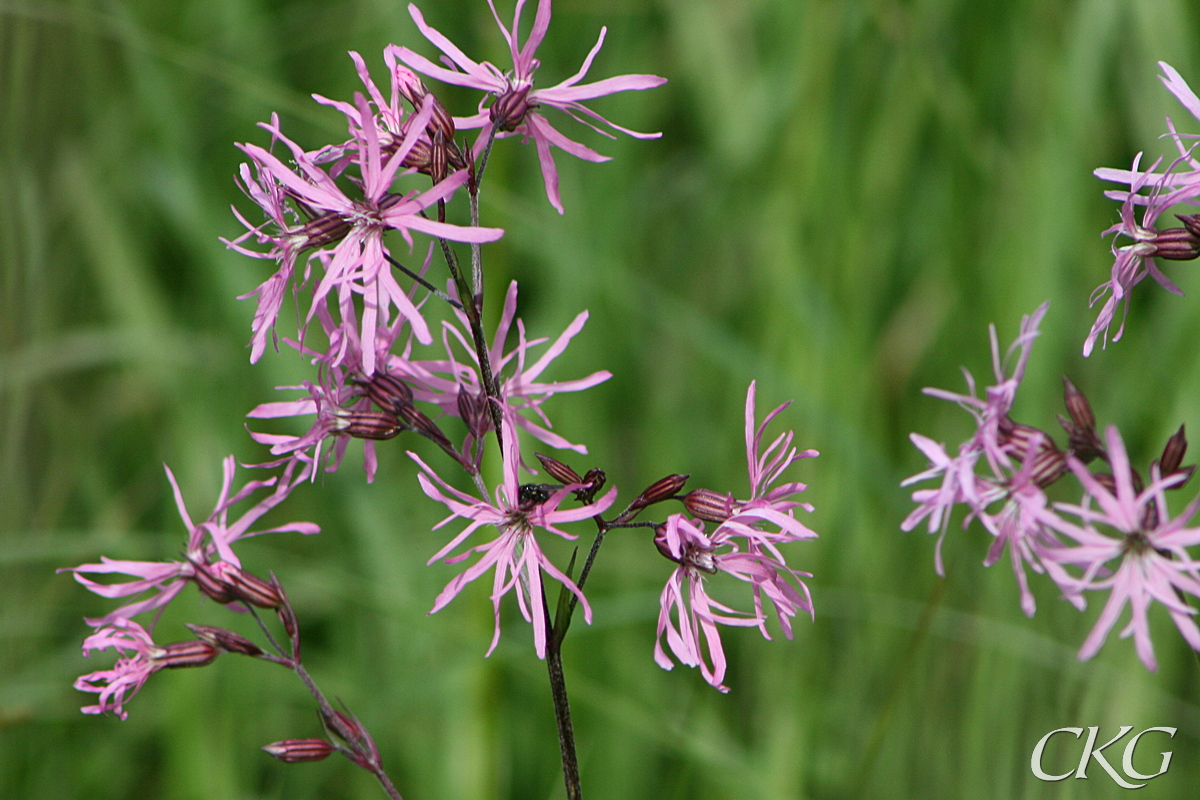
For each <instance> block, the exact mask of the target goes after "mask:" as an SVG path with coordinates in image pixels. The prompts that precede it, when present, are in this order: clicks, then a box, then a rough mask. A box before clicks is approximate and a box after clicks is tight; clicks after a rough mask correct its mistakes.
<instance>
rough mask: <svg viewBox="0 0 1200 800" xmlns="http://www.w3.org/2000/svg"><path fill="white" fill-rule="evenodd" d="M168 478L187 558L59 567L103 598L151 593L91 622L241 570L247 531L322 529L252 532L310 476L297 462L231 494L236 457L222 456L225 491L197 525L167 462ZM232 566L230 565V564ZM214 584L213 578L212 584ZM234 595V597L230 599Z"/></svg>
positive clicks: (125, 615)
mask: <svg viewBox="0 0 1200 800" xmlns="http://www.w3.org/2000/svg"><path fill="white" fill-rule="evenodd" d="M164 469H166V471H167V479H168V480H169V481H170V482H171V489H172V490H173V491H174V494H175V504H176V507H177V508H178V509H179V515H180V517H181V518H182V519H183V523H184V525H185V526H186V527H187V530H188V542H187V549H186V550H185V554H184V555H185V558H184V560H183V561H166V562H157V561H118V560H114V559H110V558H105V557H102V558H101V559H100V563H99V564H82V565H80V566H78V567H71V568H68V569H65V570H60V572H72V573H74V575H75V580H77V581H79V583H81V584H82V585H83V586H84V587H86V588H87V589H88V590H89V591H92V592H95V593H96V594H98V595H100V596H101V597H110V598H112V597H137V596H139V595H142V594H144V593H146V592H152V594H151V595H150V596H148V597H146V598H145V599H142V600H136V601H133V602H129V603H126V604H125V605H123V606H121V607H120V608H118V609H116V610H115V611H112V612H110V613H109V614H107V615H105V616H103V617H100V618H98V619H89V620H87V623H88V624H89V625H92V626H93V627H101V626H106V625H116V624H118V622H119V621H121V620H128V619H131V618H132V617H135V616H137V615H139V614H143V613H145V612H147V611H154V610H158V609H161V608H162V607H164V606H165V605H167V604H168V603H169V602H171V600H173V599H174V598H175V596H176V595H178V594H179V592H180V591H181V590H182V589H183V586H184V584H185V583H187V581H189V580H193V581H196V580H205V579H206V578H207V579H209V580H210V581H211V580H216V581H218V582H220V581H221V580H222V573H223V572H224V571H226V570H229V571H231V572H236V571H238V570H240V567H241V562H240V561H239V560H238V557H237V555H236V554H234V552H233V549H232V545H233V543H234V542H237V541H239V540H240V539H244V538H246V537H249V536H257V535H259V534H262V533H276V532H280V531H293V532H297V533H304V534H313V533H318V532H319V531H320V528H319V527H318V526H316V525H314V524H312V523H310V522H292V523H288V524H285V525H280V526H278V527H275V528H270V529H267V530H262V531H251V530H250V528H251V526H252V525H254V523H255V522H257V521H258V520H259V518H260V517H262V516H263V515H264V514H266V513H267V512H268V511H270V510H271V509H272V508H274V507H275V506H277V505H279V504H280V503H282V502H283V501H284V500H285V499H286V498H287V497H288V495H289V494H290V493H291V491H292V489H293V488H295V486H296V485H297V484H298V483H300V482H301V481H303V480H305V479H306V478H307V472H306V471H305V470H304V469H303V468H298V467H297V465H296V464H295V463H292V464H289V465H288V467H287V468H286V469H285V470H284V471H283V474H282V475H281V476H278V477H272V478H268V479H266V480H255V481H248V482H247V483H246V484H245V486H243V487H242V488H241V489H240V490H238V491H237V492H235V493H232V494H231V490H232V486H233V476H234V471H235V469H236V461H235V460H234V458H233V456H229V457H228V458H226V459H225V461H224V480H223V482H222V484H221V494H220V496H219V497H218V498H217V504H216V507H215V508H214V509H213V511H212V513H211V514H209V515H208V517H207V518H206V519H205V520H204V521H203V522H200V523H199V524H194V523H193V522H192V518H191V517H190V516H189V515H188V511H187V507H186V506H185V505H184V502H183V494H182V492H181V491H180V489H179V484H178V483H176V481H175V475H174V474H173V473H172V472H171V469H170V468H169V467H165V466H164ZM260 489H272V492H271V494H270V495H268V496H267V497H265V498H263V499H262V500H260V501H259V502H258V503H256V504H255V505H253V506H251V507H250V508H249V509H247V510H246V512H245V513H244V514H242V516H241V517H239V518H238V519H237V520H236V521H232V522H231V521H230V519H229V510H230V509H231V508H232V507H233V506H234V505H236V504H237V503H239V502H241V501H242V500H244V499H246V498H247V497H249V496H250V495H251V494H253V493H254V492H256V491H258V490H260ZM231 568H232V569H231ZM109 574H121V575H129V576H132V577H133V578H134V580H132V581H126V582H124V583H100V582H98V581H94V580H92V579H90V578H88V577H85V576H86V575H109ZM209 585H210V586H211V583H210V584H209ZM231 599H236V598H231Z"/></svg>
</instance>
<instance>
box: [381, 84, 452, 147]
mask: <svg viewBox="0 0 1200 800" xmlns="http://www.w3.org/2000/svg"><path fill="white" fill-rule="evenodd" d="M395 76H396V87H397V89H398V90H399V92H400V95H401V97H403V98H404V99H405V100H407V101H408V102H410V103H412V107H413V110H414V111H415V112H420V110H421V106H422V105H424V103H425V98H426V97H428V96H429V89H428V88H427V87H426V86H425V84H424V82H422V80H421V79H420V78H418V77H417V76H416V75H415V74H413V73H412V72H411V71H410V70H407V69H405V68H404V67H401V66H399V65H397V66H396V68H395ZM431 102H432V103H433V114H432V115H431V116H430V117H429V124H427V125H426V126H425V130H426V131H427V132H428V133H429V138H430V139H434V140H436V139H437V138H438V137H441V139H442V141H445V142H449V141H451V140H452V139H453V138H454V117H452V116H450V112H448V111H447V110H446V108H445V107H444V106H443V105H442V104H441V102H439V101H438V99H437V96H436V95H435V96H434V98H433V100H432V101H431ZM409 119H410V120H411V119H413V117H409Z"/></svg>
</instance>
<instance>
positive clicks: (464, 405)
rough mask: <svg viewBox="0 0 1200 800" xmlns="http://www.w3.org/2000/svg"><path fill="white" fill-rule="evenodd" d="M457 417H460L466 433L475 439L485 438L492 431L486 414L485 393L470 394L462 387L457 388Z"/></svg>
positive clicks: (486, 400) (486, 402) (490, 419)
mask: <svg viewBox="0 0 1200 800" xmlns="http://www.w3.org/2000/svg"><path fill="white" fill-rule="evenodd" d="M458 415H459V416H460V417H462V421H463V423H465V424H466V426H467V431H468V432H469V433H470V434H471V435H472V436H473V437H475V438H476V439H482V438H483V437H484V436H487V432H488V431H490V430H491V429H492V416H491V414H490V413H488V396H487V392H484V391H483V390H480V391H479V393H478V394H472V393H471V392H468V391H467V390H466V389H464V388H463V387H461V386H460V387H458Z"/></svg>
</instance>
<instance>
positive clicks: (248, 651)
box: [187, 625, 263, 658]
mask: <svg viewBox="0 0 1200 800" xmlns="http://www.w3.org/2000/svg"><path fill="white" fill-rule="evenodd" d="M187 629H188V630H189V631H191V632H192V633H194V634H196V635H197V636H199V637H200V638H201V639H203V640H204V641H206V642H208V643H209V644H211V645H213V646H215V647H217V648H218V649H220V650H224V651H225V652H227V653H241V654H242V655H247V656H253V657H255V658H257V657H258V656H261V655H262V654H263V651H262V648H261V647H259V646H258V645H256V644H255V643H254V642H252V641H250V640H249V639H247V638H246V637H245V636H242V635H241V634H240V633H234V632H233V631H228V630H225V629H224V628H214V627H212V626H211V625H188V626H187Z"/></svg>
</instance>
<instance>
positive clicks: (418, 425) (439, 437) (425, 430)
mask: <svg viewBox="0 0 1200 800" xmlns="http://www.w3.org/2000/svg"><path fill="white" fill-rule="evenodd" d="M400 420H401V421H402V422H403V423H404V424H405V425H406V426H408V427H409V428H410V429H411V430H414V431H416V432H417V433H419V434H421V435H422V436H424V437H425V438H426V439H429V440H431V441H433V442H436V443H437V444H438V445H440V446H441V447H442V448H443V449H447V450H453V449H454V445H452V444H450V440H449V439H448V438H446V434H444V433H442V429H441V428H439V427H438V426H437V424H436V423H435V422H434V421H433V420H431V419H430V418H429V417H427V416H425V415H424V414H422V413H421V412H420V411H418V410H417V408H416V406H405V407H404V408H402V409H400Z"/></svg>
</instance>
